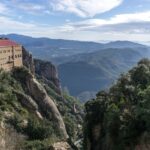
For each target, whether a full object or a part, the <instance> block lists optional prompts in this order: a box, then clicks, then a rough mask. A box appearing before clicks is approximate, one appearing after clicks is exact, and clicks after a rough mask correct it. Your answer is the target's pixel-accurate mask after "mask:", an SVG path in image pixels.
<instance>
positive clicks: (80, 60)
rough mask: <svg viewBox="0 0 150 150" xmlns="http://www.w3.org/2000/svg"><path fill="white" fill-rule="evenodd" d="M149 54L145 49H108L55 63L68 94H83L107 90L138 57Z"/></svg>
mask: <svg viewBox="0 0 150 150" xmlns="http://www.w3.org/2000/svg"><path fill="white" fill-rule="evenodd" d="M148 55H149V50H148V49H145V48H137V49H131V48H124V49H121V48H118V49H116V48H109V49H105V50H101V51H98V52H94V53H89V54H81V55H80V54H79V55H76V56H72V57H69V58H68V60H67V58H66V59H65V61H66V62H64V63H62V64H60V65H59V66H58V70H59V75H60V79H61V82H62V85H63V86H64V87H68V89H69V90H70V92H71V94H73V95H74V96H79V95H80V97H82V100H85V99H84V98H83V96H82V94H83V95H84V97H86V96H85V93H86V94H87V95H90V93H91V94H92V93H94V92H97V91H98V90H103V89H108V88H109V87H110V86H111V85H112V84H113V83H114V82H115V81H116V79H117V78H118V77H119V75H120V74H121V73H125V72H127V71H128V70H129V69H130V68H131V67H133V66H134V65H135V64H136V63H137V61H139V60H140V59H141V58H143V57H146V56H148Z"/></svg>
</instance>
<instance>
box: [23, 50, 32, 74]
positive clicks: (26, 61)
mask: <svg viewBox="0 0 150 150" xmlns="http://www.w3.org/2000/svg"><path fill="white" fill-rule="evenodd" d="M22 54H23V65H24V66H26V67H27V68H28V69H29V70H30V71H31V73H32V74H33V75H34V74H35V65H34V59H33V57H32V54H31V53H30V52H28V51H27V50H26V49H25V48H24V47H23V50H22Z"/></svg>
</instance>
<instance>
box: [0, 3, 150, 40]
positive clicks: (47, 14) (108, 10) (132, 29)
mask: <svg viewBox="0 0 150 150" xmlns="http://www.w3.org/2000/svg"><path fill="white" fill-rule="evenodd" d="M149 10H150V0H138V1H137V0H132V1H131V0H86V1H85V0H45V1H42V0H37V1H36V2H35V1H34V0H13V1H11V2H10V1H9V0H1V2H0V22H1V29H0V32H1V34H9V33H17V34H23V35H28V36H33V37H48V38H54V39H69V40H80V41H96V42H98V41H116V40H128V41H134V42H135V41H138V42H142V43H143V42H149V39H150V28H149V26H150V11H149Z"/></svg>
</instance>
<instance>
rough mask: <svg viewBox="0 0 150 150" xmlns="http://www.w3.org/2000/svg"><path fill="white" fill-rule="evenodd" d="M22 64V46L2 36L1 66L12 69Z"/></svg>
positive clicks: (0, 41)
mask: <svg viewBox="0 0 150 150" xmlns="http://www.w3.org/2000/svg"><path fill="white" fill-rule="evenodd" d="M22 65H23V63H22V46H21V45H20V44H17V43H16V42H14V41H11V40H9V39H7V38H0V68H3V69H4V70H6V71H10V70H12V69H13V68H14V67H20V66H22Z"/></svg>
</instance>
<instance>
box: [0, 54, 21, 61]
mask: <svg viewBox="0 0 150 150" xmlns="http://www.w3.org/2000/svg"><path fill="white" fill-rule="evenodd" d="M21 57H22V55H21V54H18V55H15V58H21ZM8 58H9V59H14V56H9V57H8ZM6 59H7V58H6V57H3V58H0V60H6Z"/></svg>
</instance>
